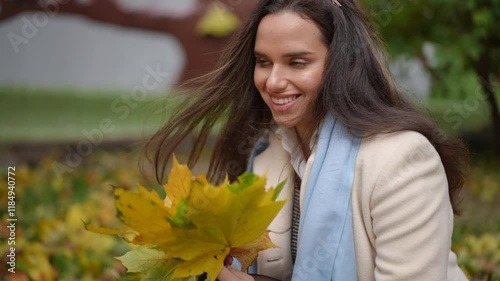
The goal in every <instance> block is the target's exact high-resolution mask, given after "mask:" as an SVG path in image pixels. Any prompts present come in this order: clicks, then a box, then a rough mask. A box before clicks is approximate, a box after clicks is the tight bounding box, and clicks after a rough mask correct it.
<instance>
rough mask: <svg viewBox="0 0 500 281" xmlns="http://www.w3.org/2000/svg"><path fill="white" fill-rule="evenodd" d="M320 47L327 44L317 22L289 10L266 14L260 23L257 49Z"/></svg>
mask: <svg viewBox="0 0 500 281" xmlns="http://www.w3.org/2000/svg"><path fill="white" fill-rule="evenodd" d="M320 47H322V48H324V47H325V45H324V43H323V41H322V34H321V31H320V30H319V28H318V27H317V26H316V24H315V23H314V22H313V21H312V20H310V19H308V18H305V17H303V16H301V15H299V14H297V13H294V12H289V11H283V12H279V13H276V14H269V15H266V16H265V17H264V18H263V19H262V20H261V22H260V23H259V27H258V29H257V35H256V38H255V50H256V51H268V50H273V51H277V50H284V49H289V50H295V49H298V48H307V49H314V48H320ZM264 49H265V50H264Z"/></svg>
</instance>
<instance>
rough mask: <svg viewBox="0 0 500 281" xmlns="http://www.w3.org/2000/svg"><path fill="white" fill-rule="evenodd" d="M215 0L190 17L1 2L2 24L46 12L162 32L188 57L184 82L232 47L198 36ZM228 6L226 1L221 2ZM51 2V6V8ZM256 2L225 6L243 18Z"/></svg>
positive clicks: (99, 6)
mask: <svg viewBox="0 0 500 281" xmlns="http://www.w3.org/2000/svg"><path fill="white" fill-rule="evenodd" d="M212 2H214V0H200V1H198V7H197V9H196V11H195V12H194V13H192V14H190V15H188V16H183V17H176V16H172V15H157V14H151V13H149V12H147V11H129V10H125V9H123V8H122V7H121V6H120V4H119V3H117V2H116V1H115V0H91V1H77V0H65V1H62V0H57V1H49V2H47V1H36V0H0V5H1V9H0V22H1V21H5V20H7V19H10V18H12V17H14V16H17V15H19V14H21V13H24V12H36V11H42V12H45V13H47V14H49V15H51V17H53V16H54V15H55V14H59V13H61V14H70V15H76V16H82V17H85V18H88V19H91V20H94V21H96V22H101V23H105V24H111V25H116V26H121V27H127V28H137V29H141V30H147V31H154V32H161V33H166V34H169V35H172V36H174V37H176V38H177V39H178V40H179V42H180V44H181V45H182V47H183V49H184V51H185V55H186V60H187V61H186V65H185V66H184V69H183V73H182V75H181V78H180V81H179V83H181V82H184V81H186V80H188V79H191V78H194V77H197V76H199V75H201V74H203V73H206V72H207V71H209V70H210V69H212V67H213V65H214V64H215V63H216V61H217V60H218V58H219V55H220V52H221V50H222V49H223V48H224V47H225V46H226V45H227V44H228V42H229V38H218V39H216V38H211V37H206V36H201V35H198V34H196V32H195V30H196V25H197V24H198V22H199V20H200V19H201V18H202V17H203V16H204V14H205V12H206V10H207V9H208V6H209V4H210V3H212ZM219 2H220V3H222V4H225V3H224V1H222V2H221V1H219ZM48 3H51V4H50V5H49V4H48ZM255 4H256V1H255V0H250V1H249V0H245V1H229V4H226V5H225V6H226V7H227V8H228V9H229V10H230V11H231V12H233V13H234V14H236V15H237V16H239V17H240V19H246V18H248V16H249V15H250V12H251V10H252V8H253V6H254V5H255Z"/></svg>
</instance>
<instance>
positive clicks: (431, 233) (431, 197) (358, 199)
mask: <svg viewBox="0 0 500 281" xmlns="http://www.w3.org/2000/svg"><path fill="white" fill-rule="evenodd" d="M315 153H316V152H315V151H314V150H313V152H312V155H311V157H310V158H309V159H308V161H307V165H306V171H305V175H304V179H303V180H302V186H301V204H302V200H303V196H304V191H305V188H306V185H307V179H308V176H309V174H310V170H311V167H312V163H313V161H314V156H315ZM292 171H293V168H292V167H291V164H290V155H289V154H288V152H286V151H285V150H284V149H283V148H282V146H281V140H280V139H279V137H278V136H276V135H274V134H273V133H272V132H271V133H270V144H269V147H268V148H267V149H266V150H265V151H264V152H262V153H261V154H259V155H258V156H257V157H256V158H255V159H254V172H255V173H257V174H267V177H268V181H267V185H268V187H270V186H276V185H277V184H278V183H279V182H281V181H283V180H285V179H287V178H289V177H291V175H293V173H292ZM291 182H292V180H290V181H288V183H287V185H286V186H285V187H284V189H283V191H282V192H281V194H280V196H279V199H285V198H292V196H291V194H292V185H291ZM352 208H353V210H352V211H353V228H354V229H353V232H354V244H355V253H356V265H357V272H358V281H372V280H376V281H389V280H391V281H392V280H394V281H417V280H422V281H452V280H453V281H462V280H467V278H466V277H465V275H464V273H463V272H462V270H461V269H460V268H459V267H458V266H457V262H456V260H457V259H456V256H455V254H454V253H453V252H451V250H450V247H451V234H452V231H453V212H452V208H451V204H450V199H449V195H448V184H447V180H446V175H445V172H444V168H443V166H442V163H441V160H440V157H439V155H438V153H437V152H436V150H435V149H434V147H433V146H432V145H431V144H430V143H429V141H428V140H427V139H426V138H425V137H424V136H422V135H421V134H419V133H416V132H411V131H404V132H397V133H392V134H380V135H377V136H374V137H371V138H368V139H364V140H362V142H361V145H360V148H359V151H358V155H357V158H356V171H355V176H354V183H353V189H352ZM291 213H292V200H288V201H287V203H286V204H285V206H284V207H283V209H282V210H281V211H280V213H279V214H278V216H277V217H276V218H275V219H274V221H273V222H272V223H271V224H270V226H269V230H270V231H271V233H270V236H271V239H272V241H273V242H274V243H275V244H276V245H278V246H279V248H273V249H268V250H265V251H262V252H261V253H260V254H259V256H258V259H257V261H258V273H259V274H264V275H268V276H271V277H274V278H277V279H279V280H290V279H291V275H292V270H293V265H292V260H291V254H290V252H291V251H290V236H291ZM325 223H328V222H325ZM306 239H320V238H317V237H306ZM306 281H321V280H306ZM325 281H326V280H325ZM328 281H329V280H328ZM334 281H342V280H334Z"/></svg>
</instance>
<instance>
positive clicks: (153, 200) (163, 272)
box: [86, 158, 285, 281]
mask: <svg viewBox="0 0 500 281" xmlns="http://www.w3.org/2000/svg"><path fill="white" fill-rule="evenodd" d="M265 184H266V178H265V177H259V176H257V175H254V174H252V173H245V174H243V175H242V176H240V177H239V178H238V181H237V182H234V183H229V182H228V181H227V180H225V181H224V182H223V183H222V184H220V185H218V186H214V185H211V184H210V183H209V182H208V181H207V179H206V177H205V176H204V175H199V176H196V177H194V176H193V175H192V173H191V171H190V170H189V168H188V167H187V166H185V165H180V164H179V163H178V162H177V160H176V159H175V158H174V165H173V168H172V170H171V172H170V174H169V177H168V183H167V184H166V185H165V186H164V189H165V192H166V198H165V199H164V200H162V199H161V198H160V197H159V195H158V193H156V192H155V191H148V190H147V189H146V188H144V187H142V186H138V192H132V191H128V190H124V189H122V188H115V189H114V195H115V206H116V209H117V212H118V218H119V219H120V220H121V221H122V222H123V223H124V224H125V225H127V226H128V227H129V229H110V228H98V227H94V226H92V225H86V228H87V230H90V231H93V232H98V233H104V234H113V235H120V236H121V237H122V238H123V239H125V240H126V241H127V242H130V243H133V244H136V245H138V246H137V247H135V248H134V249H133V250H132V251H130V252H128V253H127V254H125V255H124V256H122V257H119V258H118V259H119V260H120V261H121V262H122V263H123V265H124V266H125V267H127V269H128V271H129V272H143V273H145V277H144V279H143V280H164V281H168V280H197V278H198V277H199V276H201V275H203V274H207V275H208V279H209V280H215V279H216V277H217V275H218V273H219V272H220V270H221V269H222V267H223V266H224V260H225V258H226V257H227V256H228V255H231V256H233V257H235V258H237V259H238V260H239V261H240V262H241V264H242V270H246V269H247V268H248V267H249V266H250V265H251V263H252V262H253V261H254V260H255V259H256V257H257V254H258V252H259V251H261V250H265V249H267V248H271V247H275V245H274V244H273V243H272V242H271V240H270V238H269V234H268V232H267V230H266V228H267V227H268V225H269V224H270V223H271V221H272V220H273V219H274V217H275V216H276V215H277V214H278V212H279V210H280V209H281V207H282V206H283V205H284V203H285V201H276V199H277V197H278V195H279V192H280V191H281V189H282V188H283V185H284V182H283V183H281V184H279V185H278V186H277V187H276V188H271V189H269V190H266V188H265Z"/></svg>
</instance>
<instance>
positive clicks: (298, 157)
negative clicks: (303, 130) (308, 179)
mask: <svg viewBox="0 0 500 281" xmlns="http://www.w3.org/2000/svg"><path fill="white" fill-rule="evenodd" d="M272 130H273V131H274V133H275V134H276V136H278V138H279V139H280V140H281V145H282V146H283V149H285V150H286V151H287V152H288V153H290V162H291V164H292V167H293V169H294V170H295V173H297V175H298V176H299V177H300V179H303V178H302V177H303V175H304V172H305V169H306V163H307V159H306V158H305V157H304V153H303V152H302V149H301V147H300V142H299V136H298V135H297V132H296V131H295V129H294V128H284V127H280V126H274V127H273V128H272ZM317 140H318V129H316V131H315V132H314V134H313V136H312V137H311V140H310V141H309V148H310V149H311V151H313V149H314V147H315V146H316V143H317Z"/></svg>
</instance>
